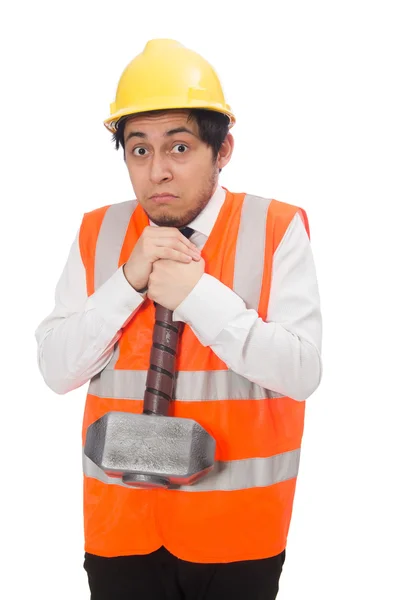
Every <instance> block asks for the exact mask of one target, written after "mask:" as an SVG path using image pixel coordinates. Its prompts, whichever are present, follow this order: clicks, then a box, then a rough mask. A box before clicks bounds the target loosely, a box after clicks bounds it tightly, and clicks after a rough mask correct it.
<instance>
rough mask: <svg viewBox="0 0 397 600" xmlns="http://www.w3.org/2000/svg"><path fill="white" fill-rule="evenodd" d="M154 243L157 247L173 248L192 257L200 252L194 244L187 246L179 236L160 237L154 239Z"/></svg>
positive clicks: (198, 255) (199, 254)
mask: <svg viewBox="0 0 397 600" xmlns="http://www.w3.org/2000/svg"><path fill="white" fill-rule="evenodd" d="M154 244H155V246H157V247H165V248H173V249H174V250H178V251H179V252H185V253H187V254H189V256H192V257H194V258H197V257H200V256H201V252H200V251H199V249H198V248H197V247H196V246H195V245H194V244H192V245H189V246H188V245H186V244H185V243H184V242H183V240H180V239H179V238H161V239H157V240H154Z"/></svg>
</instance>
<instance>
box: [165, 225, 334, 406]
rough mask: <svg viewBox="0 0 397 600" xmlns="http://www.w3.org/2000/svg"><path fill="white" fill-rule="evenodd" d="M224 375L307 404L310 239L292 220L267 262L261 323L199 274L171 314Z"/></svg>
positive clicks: (314, 378)
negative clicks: (206, 348) (266, 295)
mask: <svg viewBox="0 0 397 600" xmlns="http://www.w3.org/2000/svg"><path fill="white" fill-rule="evenodd" d="M174 320H180V321H184V322H185V323H187V324H188V325H189V326H190V327H191V328H192V330H193V331H194V333H195V335H196V336H197V338H198V339H199V341H200V342H201V343H202V344H203V345H204V346H210V347H211V349H212V350H213V351H214V352H215V354H216V355H217V356H219V358H220V359H221V360H223V361H224V362H225V363H226V364H227V366H228V368H230V369H231V370H233V371H235V372H236V373H238V374H239V375H242V376H243V377H245V378H247V379H249V380H250V381H252V382H254V383H257V384H258V385H260V386H262V387H264V388H266V389H269V390H272V391H274V392H277V393H280V394H282V395H285V396H289V397H291V398H293V399H294V400H306V399H307V398H308V397H309V396H310V395H311V394H313V392H314V391H315V390H316V389H317V387H318V386H319V384H320V381H321V377H322V362H321V342H322V317H321V309H320V297H319V290H318V283H317V276H316V269H315V264H314V259H313V254H312V249H311V244H310V240H309V237H308V235H307V232H306V229H305V226H304V224H303V222H302V219H301V217H300V215H299V214H297V215H295V217H294V218H293V219H292V221H291V223H290V225H289V227H288V229H287V231H286V233H285V235H284V237H283V239H282V241H281V243H280V245H279V247H278V248H277V250H276V252H275V255H274V257H273V271H272V282H271V290H270V299H269V307H268V314H267V319H266V321H263V320H262V319H261V318H260V317H259V315H258V313H257V311H255V310H253V309H248V308H247V307H246V305H245V303H244V301H243V300H242V299H241V298H240V297H239V296H238V295H237V294H236V293H235V292H234V291H233V290H231V289H230V288H229V287H227V286H225V285H224V284H223V283H221V282H220V281H218V280H217V279H216V278H214V277H212V276H210V275H208V274H204V275H203V276H202V277H201V279H200V280H199V282H198V283H197V285H196V286H195V287H194V289H193V290H192V292H191V293H190V294H189V295H188V296H187V298H185V300H184V301H183V302H182V303H181V304H180V305H179V306H178V307H177V309H176V311H174Z"/></svg>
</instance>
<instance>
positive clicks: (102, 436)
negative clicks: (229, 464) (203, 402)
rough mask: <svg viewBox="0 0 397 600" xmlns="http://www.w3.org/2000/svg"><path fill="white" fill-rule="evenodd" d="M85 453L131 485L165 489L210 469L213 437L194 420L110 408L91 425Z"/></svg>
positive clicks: (194, 477) (189, 482)
mask: <svg viewBox="0 0 397 600" xmlns="http://www.w3.org/2000/svg"><path fill="white" fill-rule="evenodd" d="M84 453H85V454H86V456H88V458H90V459H91V460H92V461H93V462H94V463H95V464H96V465H97V466H98V467H100V468H101V469H102V470H103V471H104V472H105V473H106V474H107V475H109V476H110V477H122V479H123V482H124V483H126V484H128V485H131V486H134V487H144V488H156V487H160V488H166V487H169V486H170V485H190V484H192V483H194V482H195V481H197V480H198V479H200V478H201V477H203V476H204V475H205V474H206V473H208V471H210V470H211V469H212V467H213V465H214V459H215V440H214V438H213V437H212V436H211V435H209V434H208V433H207V432H206V431H205V429H203V428H202V427H201V425H199V424H198V423H196V421H193V420H192V419H182V418H177V417H166V416H160V415H144V414H133V413H125V412H109V413H106V414H105V415H104V416H103V417H101V418H100V419H98V420H97V421H95V422H94V423H92V424H91V425H90V426H89V427H88V429H87V438H86V443H85V448H84Z"/></svg>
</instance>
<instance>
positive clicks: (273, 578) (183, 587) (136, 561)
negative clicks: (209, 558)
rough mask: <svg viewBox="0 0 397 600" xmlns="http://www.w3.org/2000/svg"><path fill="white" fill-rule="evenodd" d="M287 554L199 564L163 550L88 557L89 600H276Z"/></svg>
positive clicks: (86, 555)
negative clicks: (148, 552)
mask: <svg viewBox="0 0 397 600" xmlns="http://www.w3.org/2000/svg"><path fill="white" fill-rule="evenodd" d="M284 560H285V551H284V552H282V553H281V554H278V555H277V556H273V557H271V558H266V559H262V560H247V561H242V562H233V563H219V564H218V563H216V564H215V563H210V564H199V563H191V562H186V561H183V560H181V559H179V558H176V557H175V556H173V555H172V554H170V552H168V550H166V549H165V548H164V547H162V548H159V550H156V552H152V553H151V554H144V555H142V556H139V555H138V556H117V557H115V558H104V557H102V556H96V555H94V554H89V553H87V552H86V553H85V560H84V569H85V570H86V571H87V575H88V583H89V586H90V590H91V600H141V599H142V600H152V599H156V600H223V599H225V600H274V599H275V598H276V596H277V593H278V584H279V578H280V575H281V571H282V568H283V564H284Z"/></svg>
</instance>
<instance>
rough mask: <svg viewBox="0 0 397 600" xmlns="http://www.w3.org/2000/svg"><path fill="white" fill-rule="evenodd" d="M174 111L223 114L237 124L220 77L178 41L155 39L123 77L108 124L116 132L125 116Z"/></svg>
mask: <svg viewBox="0 0 397 600" xmlns="http://www.w3.org/2000/svg"><path fill="white" fill-rule="evenodd" d="M174 108H187V109H193V108H204V109H207V110H214V111H216V112H220V113H223V114H225V115H227V116H228V117H229V118H230V124H229V128H230V127H232V126H233V125H234V124H235V122H236V119H235V116H234V114H233V113H232V111H231V108H230V106H229V105H228V104H226V102H225V98H224V95H223V91H222V87H221V84H220V81H219V79H218V76H217V74H216V73H215V71H214V69H213V68H212V66H211V65H210V64H209V63H208V62H207V61H206V60H204V58H202V57H201V56H200V55H199V54H197V53H196V52H193V51H192V50H189V49H187V48H185V47H184V46H182V44H180V43H179V42H176V41H174V40H167V39H165V40H163V39H156V40H151V41H149V42H148V43H147V44H146V46H145V49H144V50H143V52H142V53H141V54H139V55H138V56H137V57H135V58H134V59H133V60H132V61H131V62H130V63H129V65H128V66H127V67H126V68H125V70H124V72H123V74H122V75H121V78H120V81H119V84H118V87H117V92H116V100H115V101H114V102H113V103H112V104H111V105H110V113H111V114H110V116H109V117H108V118H107V119H106V120H105V121H104V124H105V126H106V127H107V128H108V129H109V131H111V132H112V133H115V132H116V127H117V121H118V120H119V119H121V117H125V116H126V115H134V114H136V113H141V112H146V111H150V110H169V109H174Z"/></svg>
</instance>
